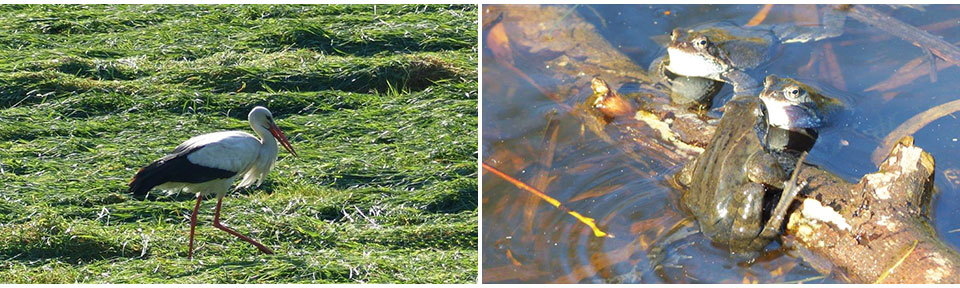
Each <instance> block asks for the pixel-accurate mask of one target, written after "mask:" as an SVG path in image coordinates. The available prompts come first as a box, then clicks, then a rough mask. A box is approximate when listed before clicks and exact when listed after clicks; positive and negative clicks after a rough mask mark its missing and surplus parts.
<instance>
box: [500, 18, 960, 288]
mask: <svg viewBox="0 0 960 288" xmlns="http://www.w3.org/2000/svg"><path fill="white" fill-rule="evenodd" d="M761 7H762V5H579V6H571V7H569V8H570V9H571V10H572V11H571V13H576V15H579V16H580V17H583V18H584V19H586V20H587V21H589V22H590V23H592V24H593V25H595V26H596V27H597V29H598V31H600V33H601V34H602V35H603V36H604V37H606V39H607V41H609V42H610V43H611V44H613V46H614V47H617V49H619V50H620V51H621V52H622V53H624V54H625V55H627V56H628V57H630V59H631V60H632V61H634V62H635V63H637V64H638V65H639V66H641V67H647V66H648V65H649V64H650V62H651V61H653V60H654V59H656V58H657V57H660V56H661V55H662V54H663V53H665V51H664V49H663V48H662V47H661V46H660V45H659V44H657V42H656V41H655V40H653V39H655V38H657V36H659V37H664V35H667V34H668V33H669V31H670V30H671V29H673V28H675V27H691V26H694V25H697V24H702V23H708V22H715V21H732V22H734V23H737V24H744V23H747V21H748V20H749V19H750V18H751V17H753V16H754V15H755V14H756V13H757V11H759V10H760V8H761ZM810 7H812V6H793V5H776V6H774V8H773V10H772V11H771V13H770V15H769V16H768V17H767V19H766V21H765V22H764V24H773V23H781V24H789V23H796V24H801V25H803V24H807V25H808V24H810V23H809V21H808V20H806V19H805V18H803V17H798V16H795V15H801V16H802V15H804V11H809V9H810ZM875 8H877V9H878V10H880V11H882V12H884V13H888V14H890V15H891V16H893V17H895V18H897V19H899V20H901V21H904V22H906V23H909V24H911V25H915V26H918V27H927V28H929V29H930V30H929V31H930V32H931V33H933V34H935V35H938V36H941V37H943V38H944V39H945V40H946V41H948V42H951V43H957V41H960V30H958V29H957V28H956V27H957V26H958V25H957V24H958V23H960V22H958V19H957V16H956V15H958V14H957V12H958V11H960V6H933V7H929V6H928V7H926V8H925V9H924V11H917V10H912V9H906V8H899V9H892V8H890V7H886V6H877V7H875ZM495 16H496V15H493V17H495ZM484 17H491V15H486V14H485V15H484ZM798 19H799V20H798ZM485 22H487V21H485ZM508 36H509V35H508ZM485 41H486V40H485ZM486 44H487V43H485V45H486ZM485 47H486V46H485ZM826 50H832V52H833V54H834V55H836V56H835V59H836V64H837V65H836V66H837V68H839V73H840V74H839V75H841V76H842V77H836V76H830V75H827V73H824V72H825V70H824V69H820V68H818V67H820V65H824V64H823V63H821V62H823V61H824V60H822V59H823V58H822V57H820V58H815V59H814V61H813V62H811V57H813V56H814V55H816V54H817V53H824V52H823V51H826ZM484 53H485V54H484V55H485V57H484V59H483V70H482V71H483V72H482V73H483V84H482V85H483V103H482V107H483V110H482V111H483V117H482V121H483V122H482V130H483V135H482V147H481V153H482V155H481V158H482V161H483V162H484V163H487V164H489V165H491V166H494V167H496V168H498V169H500V170H502V171H504V172H505V173H507V174H508V175H511V176H513V177H516V178H517V179H519V180H520V181H523V182H525V183H527V184H530V185H531V186H534V187H537V188H538V189H541V190H542V191H545V192H546V193H547V194H549V195H550V196H552V197H554V198H556V199H558V200H560V201H561V202H563V203H564V205H566V206H567V207H568V208H570V209H572V210H575V211H578V212H580V213H582V214H584V215H586V216H588V217H591V218H594V219H596V220H597V224H598V226H599V227H601V228H602V229H604V231H606V232H609V233H611V234H614V235H616V237H615V238H597V237H594V236H593V234H592V232H591V230H590V229H589V228H587V227H586V226H585V225H583V224H581V223H580V222H577V221H576V220H575V219H574V218H573V217H570V216H569V215H568V214H566V213H565V212H563V211H561V210H558V209H556V208H554V207H553V206H550V205H548V204H546V203H545V202H543V201H542V200H540V199H539V198H535V197H533V196H532V195H530V194H529V193H527V192H523V191H521V190H519V189H517V188H516V187H515V186H513V185H511V184H510V183H508V182H506V181H503V180H502V179H500V178H499V177H496V176H494V175H492V174H491V173H485V174H484V176H483V179H482V183H483V184H482V185H483V192H482V198H483V199H482V201H483V215H482V221H483V226H482V227H483V231H482V240H481V247H482V248H481V249H482V255H483V256H482V259H483V263H482V267H483V275H484V282H494V283H542V282H564V283H566V282H575V283H605V282H641V283H659V282H709V283H716V282H735V283H739V282H742V281H751V282H752V281H758V282H791V281H807V282H811V281H812V282H836V281H838V280H837V279H835V278H834V277H832V276H831V275H820V274H819V273H817V272H816V271H815V270H813V269H812V268H810V267H809V266H808V265H807V264H805V263H803V261H801V260H799V259H797V258H795V257H793V256H791V255H790V253H789V252H787V253H783V252H784V251H782V249H781V250H777V249H776V248H777V244H772V245H771V246H770V247H768V248H769V250H774V252H773V253H771V254H769V255H765V256H764V257H762V258H761V259H758V261H757V263H755V264H753V265H742V264H738V263H736V262H735V261H732V260H730V259H729V258H728V257H727V252H726V251H725V250H723V249H721V248H717V247H713V246H712V245H711V244H710V241H709V240H708V239H706V238H705V237H704V236H703V235H701V234H699V233H697V230H696V226H695V225H692V224H691V225H682V222H681V220H682V219H684V218H685V217H686V215H685V214H684V213H683V212H682V211H681V210H680V209H679V208H680V207H679V203H678V202H677V198H678V195H679V194H678V193H679V191H676V190H674V189H673V188H672V187H671V186H670V185H669V184H668V182H667V180H668V179H669V177H670V176H671V175H672V174H673V173H675V172H676V171H677V170H678V169H679V168H680V167H656V168H653V170H654V171H650V168H646V165H641V163H638V162H637V161H636V160H634V159H632V158H630V157H627V156H626V155H624V152H622V150H620V149H617V147H615V146H614V144H609V143H607V142H605V141H602V140H601V139H599V138H598V137H596V135H595V134H592V133H590V132H589V131H585V129H584V128H583V126H582V123H581V121H580V120H578V118H576V117H573V116H571V115H570V114H568V113H566V112H565V111H566V110H564V109H563V108H562V107H560V105H558V104H557V103H556V102H554V101H553V100H551V99H549V98H548V97H545V96H544V95H543V94H541V93H540V92H539V91H538V90H537V89H535V87H534V86H532V85H531V84H529V83H528V82H527V81H525V80H523V79H521V78H519V77H517V76H516V73H514V72H512V71H511V70H510V69H509V68H508V67H504V66H503V65H501V64H498V63H496V62H494V61H492V60H490V57H486V55H490V54H489V51H488V50H487V51H484ZM924 55H925V54H924V52H923V51H922V50H921V49H919V48H917V47H915V46H913V45H911V44H910V43H908V42H906V41H903V40H900V39H897V38H894V37H890V36H889V35H887V34H886V33H885V32H882V31H880V30H877V29H874V28H872V27H869V26H867V25H865V24H862V23H860V22H857V21H856V20H853V19H848V20H847V22H846V27H845V30H844V34H843V35H842V36H841V37H838V38H834V39H829V40H825V41H819V42H814V43H804V44H788V45H782V46H781V47H780V48H778V50H777V54H776V56H775V57H774V58H773V59H772V60H771V61H769V62H768V64H767V65H765V66H762V67H760V68H758V69H755V70H753V71H751V74H753V75H755V76H756V77H758V78H762V77H763V76H764V75H767V74H777V75H781V76H785V77H793V78H796V79H799V80H801V81H803V82H805V83H807V84H810V85H812V86H815V87H817V88H819V89H821V90H823V92H824V93H826V94H828V95H829V96H832V97H835V98H837V99H839V100H840V101H842V102H843V103H844V104H845V108H844V109H843V110H842V111H839V112H836V113H834V114H833V115H830V116H829V118H828V120H829V125H828V126H827V127H824V128H823V129H822V130H821V132H820V138H819V140H818V142H817V144H816V146H815V147H814V149H813V150H812V151H811V152H810V155H809V157H808V159H807V161H808V162H810V163H812V164H815V165H819V166H820V167H822V168H824V169H826V170H828V171H831V172H833V173H835V174H837V175H840V176H842V177H844V178H845V179H847V180H849V181H857V180H858V179H859V178H860V177H861V176H863V175H864V174H866V173H870V172H873V171H875V170H876V166H875V165H874V164H873V163H872V161H871V160H870V156H871V153H872V152H873V151H874V149H876V148H877V146H878V145H879V144H880V142H881V140H882V139H883V137H885V136H886V135H887V134H888V133H890V132H891V131H892V130H893V129H895V128H896V127H897V126H898V125H900V124H901V123H902V122H903V121H905V120H907V119H908V118H910V117H912V116H914V115H916V114H918V113H921V112H923V111H925V110H927V109H930V108H932V107H934V106H936V105H939V104H943V103H946V102H949V101H953V100H956V99H958V97H960V93H958V92H957V91H960V87H958V85H960V84H958V81H956V80H957V79H960V78H958V77H960V69H957V67H956V66H954V67H948V68H945V69H941V70H939V72H938V73H937V74H936V76H937V77H936V78H937V81H936V82H935V83H934V82H932V81H931V77H929V76H924V77H921V78H918V79H916V80H914V81H913V82H911V83H910V84H908V85H904V86H901V87H898V88H895V89H890V90H886V91H875V90H874V91H865V90H867V89H868V88H869V87H871V86H874V85H876V84H877V83H881V82H883V81H884V80H885V79H887V78H888V77H890V76H891V75H892V73H894V71H895V70H896V69H898V68H899V67H901V66H902V65H904V64H905V63H907V62H908V61H911V60H913V59H915V58H918V57H923V56H924ZM811 63H812V64H813V65H811ZM924 63H925V64H923V65H929V64H926V63H928V61H927V62H924ZM537 65H543V63H536V62H529V61H528V62H524V61H517V62H516V68H517V69H519V70H520V71H525V72H526V73H532V72H529V71H536V70H535V69H532V67H542V66H537ZM941 68H942V67H941ZM529 76H530V77H531V78H533V79H539V78H542V77H545V76H544V75H536V74H531V75H529ZM611 84H612V85H613V86H614V87H616V86H619V84H614V83H611ZM729 94H730V89H729V87H726V88H724V91H722V92H721V94H720V95H719V96H718V97H721V98H720V99H721V101H720V102H721V103H722V101H725V100H726V99H727V98H729ZM570 104H572V103H570ZM958 131H960V121H957V118H956V117H955V116H954V115H949V116H946V117H942V118H940V119H938V120H936V121H933V122H931V123H930V124H928V125H927V126H925V127H924V128H923V129H921V130H920V131H918V132H917V133H916V134H915V135H913V136H914V137H915V138H916V145H917V146H919V147H922V148H923V149H925V150H926V151H928V152H930V153H931V154H932V155H933V156H934V158H935V159H936V172H935V173H936V174H935V189H936V190H937V194H936V196H935V198H934V199H933V203H934V204H933V207H934V209H933V211H932V213H931V216H932V217H933V223H934V224H935V226H936V230H937V232H938V233H940V235H941V236H942V237H943V238H944V239H946V241H947V242H949V243H951V244H952V245H954V246H957V245H958V244H960V233H957V232H951V231H952V230H954V229H960V225H957V224H953V223H960V213H958V212H957V211H958V210H960V209H958V207H960V199H958V197H957V193H958V189H960V185H958V183H960V182H958V181H957V180H956V178H953V175H957V174H954V173H956V172H954V171H956V170H957V169H960V160H957V159H958V157H957V156H960V149H958V148H960V144H958V138H960V135H958V134H960V133H958ZM951 180H952V181H951ZM678 223H681V224H678ZM675 225H676V226H677V227H679V229H677V230H676V231H675V233H673V234H671V235H673V236H674V238H675V239H676V240H675V241H669V242H670V243H669V245H666V246H664V247H659V248H662V250H660V249H659V248H657V246H655V245H652V244H651V242H652V241H653V240H654V238H656V237H658V236H663V235H667V233H665V232H663V231H665V230H667V229H669V228H670V227H674V226H675ZM654 263H659V264H660V265H662V266H661V267H663V268H662V269H653V268H652V266H653V265H654Z"/></svg>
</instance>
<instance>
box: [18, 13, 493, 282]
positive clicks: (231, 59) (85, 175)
mask: <svg viewBox="0 0 960 288" xmlns="http://www.w3.org/2000/svg"><path fill="white" fill-rule="evenodd" d="M476 21H477V7H476V6H474V5H377V6H373V5H82V6H78V5H0V169H2V173H0V282H3V283H11V282H13V283H74V282H83V283H288V282H308V283H328V282H390V283H393V282H418V283H423V282H430V283H435V282H445V283H451V282H453V283H474V282H476V280H477V263H478V260H477V259H478V255H477V245H478V243H477V223H478V221H477V212H478V210H477V201H476V199H477V180H476V178H477V169H476V167H477V166H476V160H477V146H476V145H477V144H476V143H477V99H478V95H477V88H478V86H477V76H476V75H477V71H476V67H477V46H476V39H477V34H476V33H477V32H476V27H477V26H476V25H477V22H476ZM256 105H263V106H266V107H268V108H269V109H270V110H271V111H272V112H273V113H274V116H275V118H276V119H277V122H278V125H279V126H280V127H281V128H282V129H283V130H284V131H285V132H286V134H287V135H288V137H289V138H290V140H291V142H292V143H293V146H294V147H295V148H296V149H297V152H298V153H299V154H300V157H298V158H294V157H292V155H290V154H288V153H286V152H284V151H281V155H280V159H279V161H278V164H277V166H276V168H275V169H274V170H273V172H271V174H270V176H269V177H268V179H267V181H266V182H265V183H264V184H263V185H262V186H260V187H259V188H255V189H245V190H241V191H237V192H234V193H230V194H229V195H228V196H227V197H226V198H225V200H224V206H223V223H224V224H225V225H227V226H231V227H233V228H236V229H237V230H239V231H240V232H241V233H245V234H247V235H250V236H252V237H253V238H255V239H258V240H260V241H261V242H262V243H264V244H265V245H267V246H270V247H272V248H273V249H274V250H275V251H276V252H277V254H276V255H263V254H260V253H259V252H258V251H257V249H256V248H255V247H253V246H252V245H249V244H247V243H246V242H243V241H240V240H238V239H235V238H234V237H233V236H231V235H229V234H227V233H224V232H221V231H219V230H217V229H216V228H214V227H212V226H211V225H210V223H211V221H212V214H213V213H212V212H213V211H212V210H213V206H214V204H215V200H214V199H208V200H206V201H205V202H204V203H205V204H204V206H203V207H202V208H201V214H200V225H199V227H198V228H197V241H198V242H197V244H198V246H197V247H196V251H195V255H194V260H192V261H191V260H187V259H186V255H187V251H186V249H187V247H186V246H187V245H186V244H187V232H188V227H189V219H188V217H189V214H190V212H191V210H192V208H193V203H194V198H193V196H192V195H177V194H174V195H168V196H161V197H159V198H158V199H156V200H147V201H140V200H135V199H133V198H132V197H131V196H130V195H127V194H126V185H127V182H128V181H129V179H130V178H131V177H132V176H133V174H134V173H135V172H136V170H137V169H138V168H139V167H141V166H143V165H146V164H148V163H149V162H150V161H153V160H154V159H156V158H159V157H160V156H162V155H164V154H165V153H167V152H169V151H171V150H172V149H173V147H175V146H176V145H177V144H179V143H180V142H182V141H184V140H186V139H187V138H189V137H191V136H194V135H197V134H200V133H207V132H214V131H220V130H244V131H248V130H250V128H249V126H248V124H247V122H246V114H247V112H249V110H250V109H251V108H252V107H253V106H256Z"/></svg>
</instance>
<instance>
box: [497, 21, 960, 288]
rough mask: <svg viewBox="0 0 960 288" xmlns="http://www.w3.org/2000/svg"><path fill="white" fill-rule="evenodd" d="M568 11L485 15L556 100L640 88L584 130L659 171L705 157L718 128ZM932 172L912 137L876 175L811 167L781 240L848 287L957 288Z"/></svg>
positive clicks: (958, 262) (959, 262) (959, 260)
mask: <svg viewBox="0 0 960 288" xmlns="http://www.w3.org/2000/svg"><path fill="white" fill-rule="evenodd" d="M570 9H572V8H570V7H568V6H534V5H513V6H499V5H484V19H494V18H496V17H497V16H498V15H500V14H501V13H503V16H504V23H505V24H506V25H505V30H506V34H507V37H508V38H509V41H510V43H511V45H512V47H514V49H512V51H513V53H514V55H513V58H514V59H526V60H527V61H534V62H536V61H539V62H540V63H546V65H538V66H537V67H541V68H539V69H537V71H528V73H537V74H538V75H545V76H546V78H548V79H540V80H537V81H538V82H540V83H538V84H539V85H541V86H543V87H552V88H553V90H552V91H555V93H556V95H555V96H556V97H558V99H557V100H558V101H560V102H561V103H564V104H566V105H570V106H571V107H574V109H584V110H588V109H590V108H589V107H590V105H589V104H585V105H576V103H583V102H586V101H585V100H586V99H587V97H588V96H589V95H591V94H593V90H594V89H591V88H590V87H591V80H593V79H594V78H595V77H598V78H601V79H605V80H606V81H607V82H608V83H609V84H610V85H611V87H610V88H616V87H618V86H619V85H621V84H622V83H626V82H640V83H641V88H642V89H640V90H642V91H644V93H641V95H640V96H639V97H638V98H637V99H628V100H627V101H626V102H628V103H634V104H636V105H637V106H638V107H637V109H638V110H639V111H638V112H637V113H636V116H635V117H634V118H633V119H631V120H628V121H615V122H612V123H610V124H608V125H605V126H603V125H602V123H604V122H603V121H598V120H596V119H588V117H586V116H582V117H584V121H585V124H586V125H587V126H591V125H590V124H588V123H587V122H591V121H597V122H596V123H601V124H594V126H595V125H601V126H602V127H599V128H597V129H595V131H594V132H596V133H598V135H601V138H604V137H607V138H604V139H618V140H617V144H618V145H620V148H621V149H624V150H626V151H628V152H631V153H636V154H638V155H643V160H642V161H647V162H649V161H654V162H658V163H657V164H658V166H661V167H675V166H677V165H680V164H682V163H683V162H685V161H686V160H689V159H692V157H695V156H696V155H697V154H699V152H700V151H702V148H703V147H705V146H706V144H707V143H706V141H705V140H704V139H710V137H711V136H712V134H713V132H714V124H715V122H713V121H711V120H709V119H703V118H701V116H700V115H699V114H697V113H694V112H692V111H688V110H686V109H685V108H678V107H673V106H672V105H670V101H669V94H668V93H669V92H668V91H669V90H667V89H665V87H663V86H661V85H657V84H653V83H651V82H650V78H649V77H647V76H646V74H645V71H643V69H641V68H640V67H639V66H637V65H636V64H634V63H633V62H632V61H630V60H629V59H628V58H627V57H626V56H624V55H622V54H621V53H620V52H619V51H617V50H616V49H614V48H613V47H612V46H611V45H610V44H609V43H608V42H607V41H605V40H604V39H603V38H602V37H601V36H600V35H599V34H597V32H596V29H595V28H594V27H593V26H592V25H591V24H589V23H587V22H585V21H584V20H583V19H582V18H581V17H580V16H579V15H577V14H576V13H575V12H574V13H571V11H570ZM518 61H519V60H518ZM524 67H526V66H524ZM602 96H605V97H616V96H617V95H613V94H606V95H602ZM607 101H609V100H607ZM579 114H580V115H594V116H596V117H597V118H600V117H602V116H601V115H603V113H600V112H595V113H590V112H586V113H579ZM591 123H592V122H591ZM605 135H606V136H605ZM683 147H686V148H683ZM650 149H654V150H655V151H654V152H651V151H650ZM698 149H700V150H698ZM639 151H643V153H642V154H641V153H638V152H639ZM650 155H662V156H660V157H659V158H657V157H653V156H650ZM637 160H640V159H637ZM647 164H649V163H647ZM647 164H645V165H647ZM933 171H934V161H933V157H932V156H931V155H930V154H928V153H926V152H924V151H923V150H922V149H921V148H919V147H915V146H913V140H912V138H909V137H906V138H904V139H903V140H901V141H900V143H898V144H897V146H895V148H894V149H893V150H892V151H891V153H890V156H888V158H887V160H886V161H884V162H883V163H882V164H881V166H880V168H879V171H878V172H876V173H872V174H868V175H866V176H864V177H863V178H862V179H861V181H860V182H859V183H847V182H845V181H844V180H842V179H841V178H839V177H837V176H835V175H834V174H832V173H830V172H829V171H824V170H822V169H820V168H818V167H813V166H805V168H804V169H803V170H802V171H801V173H800V176H799V178H800V179H804V180H806V181H808V185H807V187H806V188H805V189H804V190H803V191H802V192H801V194H802V196H801V198H800V199H798V200H797V201H796V202H795V204H794V205H795V206H796V207H795V209H793V211H792V212H791V214H790V216H789V217H790V221H789V222H788V229H787V231H786V235H785V236H784V242H785V243H786V244H787V245H790V246H794V247H795V248H796V250H795V251H797V253H798V254H799V256H800V257H802V258H803V259H804V260H806V261H807V262H809V263H811V264H812V265H813V266H814V267H817V268H818V269H820V270H821V271H822V272H823V273H836V274H837V275H840V277H841V278H842V279H847V280H849V281H851V282H866V283H871V282H881V283H960V274H958V273H960V269H958V268H960V255H958V254H957V252H956V251H954V249H953V248H952V247H951V246H950V245H949V244H946V243H944V242H942V241H941V239H940V238H939V237H938V236H937V235H936V232H935V231H934V229H933V228H932V227H931V225H930V224H929V218H928V217H929V216H928V214H927V212H928V207H930V203H929V202H930V199H931V197H930V196H931V193H932V192H931V188H932V186H933Z"/></svg>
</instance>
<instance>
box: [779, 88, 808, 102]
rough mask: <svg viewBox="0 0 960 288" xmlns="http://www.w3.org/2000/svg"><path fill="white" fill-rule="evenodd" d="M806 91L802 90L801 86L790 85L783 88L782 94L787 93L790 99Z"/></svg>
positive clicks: (798, 96)
mask: <svg viewBox="0 0 960 288" xmlns="http://www.w3.org/2000/svg"><path fill="white" fill-rule="evenodd" d="M805 93H806V91H803V89H802V88H800V87H797V86H790V87H787V89H784V94H786V95H787V97H789V98H790V99H797V98H800V96H801V95H803V94H805Z"/></svg>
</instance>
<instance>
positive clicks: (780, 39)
mask: <svg viewBox="0 0 960 288" xmlns="http://www.w3.org/2000/svg"><path fill="white" fill-rule="evenodd" d="M845 20H846V16H845V15H844V14H843V12H842V11H840V10H837V9H833V8H830V9H826V11H825V13H824V14H823V25H821V26H801V25H792V24H780V25H767V26H759V25H758V26H750V27H744V26H740V25H736V24H734V23H731V22H715V23H707V24H701V25H698V26H695V27H693V28H691V29H679V28H675V29H673V30H672V31H671V33H670V42H669V44H668V45H667V57H668V58H669V59H670V60H669V62H667V61H664V64H665V65H666V69H667V70H669V71H671V72H673V73H675V74H677V75H681V76H686V77H703V78H707V79H712V80H716V81H722V82H725V83H730V84H731V85H733V90H734V95H756V93H757V92H759V90H760V88H761V87H760V82H759V81H757V80H756V79H754V78H752V77H750V75H749V74H746V72H747V71H750V70H752V69H755V68H757V67H759V66H761V65H763V64H765V63H766V62H768V61H769V60H770V59H771V58H772V56H773V55H774V54H775V52H776V50H777V48H779V45H780V44H785V43H803V42H808V41H819V40H823V39H828V38H833V37H837V36H839V35H841V34H842V32H843V25H844V23H845Z"/></svg>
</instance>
